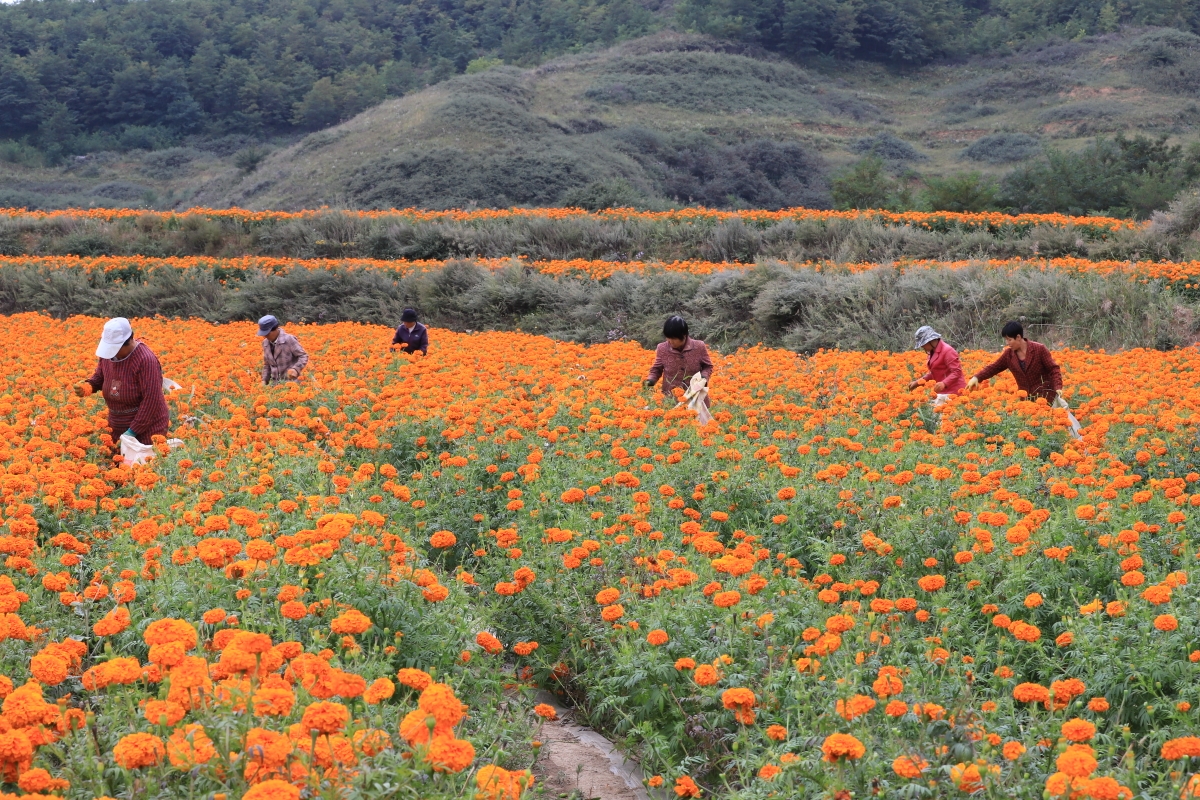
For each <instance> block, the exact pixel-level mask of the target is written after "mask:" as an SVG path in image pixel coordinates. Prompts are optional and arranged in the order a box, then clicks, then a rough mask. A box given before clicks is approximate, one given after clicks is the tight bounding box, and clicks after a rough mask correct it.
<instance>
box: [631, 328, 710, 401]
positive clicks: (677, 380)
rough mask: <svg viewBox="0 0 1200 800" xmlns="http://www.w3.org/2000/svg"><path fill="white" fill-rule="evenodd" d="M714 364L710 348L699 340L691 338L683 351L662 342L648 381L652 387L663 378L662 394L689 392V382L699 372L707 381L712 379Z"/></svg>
mask: <svg viewBox="0 0 1200 800" xmlns="http://www.w3.org/2000/svg"><path fill="white" fill-rule="evenodd" d="M712 371H713V363H712V359H711V358H709V356H708V348H707V347H706V346H705V345H704V342H702V341H700V340H699V339H693V338H691V337H690V336H689V337H688V340H687V341H686V342H684V345H683V349H682V350H676V349H675V348H674V347H671V343H670V342H660V343H659V345H658V348H657V349H655V351H654V366H652V367H650V374H649V375H647V376H646V380H647V381H649V382H650V384H651V385H653V384H654V383H656V382H657V381H658V379H659V378H662V392H663V394H665V395H671V394H672V393H673V392H674V390H675V389H677V388H678V389H683V390H684V391H685V392H686V391H687V387H688V382H689V381H691V379H692V376H693V375H695V374H696V373H697V372H699V373H700V374H701V375H703V376H704V379H705V380H708V379H709V378H711V377H712Z"/></svg>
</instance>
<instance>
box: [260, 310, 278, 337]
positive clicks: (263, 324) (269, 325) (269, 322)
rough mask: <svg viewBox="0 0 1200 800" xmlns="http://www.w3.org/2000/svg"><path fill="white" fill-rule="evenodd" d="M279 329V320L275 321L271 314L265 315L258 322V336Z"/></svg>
mask: <svg viewBox="0 0 1200 800" xmlns="http://www.w3.org/2000/svg"><path fill="white" fill-rule="evenodd" d="M278 327H279V320H277V319H275V316H274V315H272V314H267V315H266V316H265V317H263V318H262V319H260V320H259V321H258V335H259V336H266V335H267V334H268V333H270V332H271V331H273V330H275V329H276V328H278Z"/></svg>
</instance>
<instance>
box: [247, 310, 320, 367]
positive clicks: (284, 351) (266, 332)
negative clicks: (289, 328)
mask: <svg viewBox="0 0 1200 800" xmlns="http://www.w3.org/2000/svg"><path fill="white" fill-rule="evenodd" d="M258 335H259V336H261V337H262V340H263V343H262V348H263V374H262V377H263V383H264V384H269V383H270V382H271V381H282V380H289V381H294V380H296V379H298V378H299V377H300V373H301V371H303V369H304V367H305V366H306V365H307V364H308V353H306V352H304V348H303V347H301V346H300V340H299V339H297V338H296V337H295V336H292V335H291V334H290V333H288V332H286V331H285V330H284V329H283V328H281V327H279V320H277V319H275V317H273V316H271V315H270V314H267V315H266V316H265V317H263V318H262V319H260V320H259V321H258Z"/></svg>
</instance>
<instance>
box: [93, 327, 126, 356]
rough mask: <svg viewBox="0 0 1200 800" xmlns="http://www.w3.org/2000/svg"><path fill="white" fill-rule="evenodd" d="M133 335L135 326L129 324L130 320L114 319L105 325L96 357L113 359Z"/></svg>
mask: <svg viewBox="0 0 1200 800" xmlns="http://www.w3.org/2000/svg"><path fill="white" fill-rule="evenodd" d="M132 335H133V326H132V325H130V324H129V320H127V319H125V318H124V317H113V318H112V319H110V320H109V321H108V322H106V323H104V332H103V333H101V334H100V346H99V347H97V348H96V355H97V356H99V357H100V358H112V357H113V356H115V355H116V354H117V351H118V350H120V349H121V345H123V344H125V342H127V341H129V337H130V336H132Z"/></svg>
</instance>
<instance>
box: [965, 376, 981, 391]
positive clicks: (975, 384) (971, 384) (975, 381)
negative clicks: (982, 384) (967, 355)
mask: <svg viewBox="0 0 1200 800" xmlns="http://www.w3.org/2000/svg"><path fill="white" fill-rule="evenodd" d="M978 388H979V378H976V377H975V376H974V375H972V376H971V380H969V381H967V389H968V390H972V389H978Z"/></svg>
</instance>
